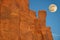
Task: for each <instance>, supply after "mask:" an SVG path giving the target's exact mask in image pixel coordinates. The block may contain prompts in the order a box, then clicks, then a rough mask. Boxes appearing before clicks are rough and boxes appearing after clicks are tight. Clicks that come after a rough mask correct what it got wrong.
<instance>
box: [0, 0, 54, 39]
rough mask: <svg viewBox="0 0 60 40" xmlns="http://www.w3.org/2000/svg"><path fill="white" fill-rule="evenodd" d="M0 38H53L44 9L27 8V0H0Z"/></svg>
mask: <svg viewBox="0 0 60 40" xmlns="http://www.w3.org/2000/svg"><path fill="white" fill-rule="evenodd" d="M0 8H1V9H0V40H53V38H52V33H51V31H50V27H46V11H45V10H39V11H38V18H37V17H36V12H35V11H33V10H30V9H29V2H28V0H0Z"/></svg>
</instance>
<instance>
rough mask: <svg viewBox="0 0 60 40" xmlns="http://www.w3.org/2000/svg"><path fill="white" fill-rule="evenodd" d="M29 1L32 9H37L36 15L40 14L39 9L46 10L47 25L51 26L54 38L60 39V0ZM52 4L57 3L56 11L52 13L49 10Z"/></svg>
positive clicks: (55, 39)
mask: <svg viewBox="0 0 60 40" xmlns="http://www.w3.org/2000/svg"><path fill="white" fill-rule="evenodd" d="M29 2H30V9H31V10H35V11H36V15H38V10H46V12H47V18H46V25H47V26H50V27H51V31H52V34H53V37H54V40H60V0H29ZM50 4H56V5H57V7H58V9H57V11H56V12H54V13H52V12H50V11H49V10H48V7H49V5H50Z"/></svg>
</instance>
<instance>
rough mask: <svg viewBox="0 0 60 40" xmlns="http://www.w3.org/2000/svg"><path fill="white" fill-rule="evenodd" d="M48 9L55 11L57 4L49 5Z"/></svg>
mask: <svg viewBox="0 0 60 40" xmlns="http://www.w3.org/2000/svg"><path fill="white" fill-rule="evenodd" d="M49 11H50V12H56V11H57V6H56V5H55V4H51V5H49Z"/></svg>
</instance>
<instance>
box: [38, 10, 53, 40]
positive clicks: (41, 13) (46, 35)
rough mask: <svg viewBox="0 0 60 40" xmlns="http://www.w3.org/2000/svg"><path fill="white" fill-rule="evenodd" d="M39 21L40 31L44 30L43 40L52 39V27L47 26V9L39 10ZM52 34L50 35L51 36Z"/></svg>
mask: <svg viewBox="0 0 60 40" xmlns="http://www.w3.org/2000/svg"><path fill="white" fill-rule="evenodd" d="M38 21H40V27H41V28H40V29H41V30H40V31H41V32H42V37H43V40H52V34H51V32H50V31H49V30H50V29H49V28H47V27H46V11H45V10H41V11H39V12H38ZM49 36H50V37H49Z"/></svg>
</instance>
